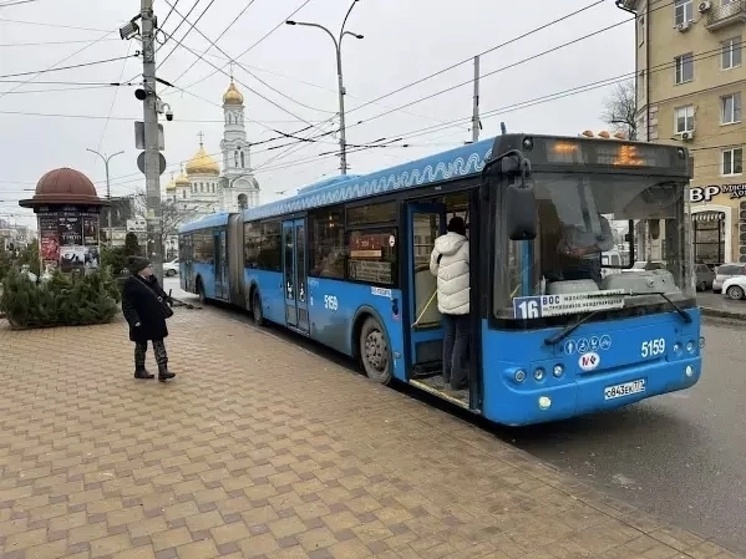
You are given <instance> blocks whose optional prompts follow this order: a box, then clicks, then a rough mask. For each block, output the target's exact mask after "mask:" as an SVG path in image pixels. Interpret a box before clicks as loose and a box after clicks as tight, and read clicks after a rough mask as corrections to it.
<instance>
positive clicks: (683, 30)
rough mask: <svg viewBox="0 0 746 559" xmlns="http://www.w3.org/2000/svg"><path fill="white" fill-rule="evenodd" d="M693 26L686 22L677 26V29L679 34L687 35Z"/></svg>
mask: <svg viewBox="0 0 746 559" xmlns="http://www.w3.org/2000/svg"><path fill="white" fill-rule="evenodd" d="M691 26H692V24H691V22H689V21H685V22H684V23H679V24H678V25H677V26H676V29H677V30H678V31H679V33H686V32H687V31H689V28H690V27H691Z"/></svg>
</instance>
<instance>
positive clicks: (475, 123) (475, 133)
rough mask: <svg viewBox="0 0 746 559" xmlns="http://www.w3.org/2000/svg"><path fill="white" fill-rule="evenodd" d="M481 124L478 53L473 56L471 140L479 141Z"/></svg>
mask: <svg viewBox="0 0 746 559" xmlns="http://www.w3.org/2000/svg"><path fill="white" fill-rule="evenodd" d="M481 126H482V124H481V122H480V121H479V55H477V56H475V57H474V105H473V109H472V115H471V141H472V143H474V142H478V141H479V129H480V128H481Z"/></svg>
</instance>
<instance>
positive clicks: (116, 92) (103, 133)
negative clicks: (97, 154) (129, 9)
mask: <svg viewBox="0 0 746 559" xmlns="http://www.w3.org/2000/svg"><path fill="white" fill-rule="evenodd" d="M177 1H178V0H177ZM131 49H132V43H131V42H130V43H128V45H127V58H125V59H124V63H123V64H122V70H121V71H120V72H119V80H120V81H121V79H122V78H123V77H124V71H125V70H126V69H127V60H128V58H129V54H130V50H131ZM118 96H119V88H118V87H115V88H114V95H113V96H112V99H111V105H110V106H109V114H107V115H106V120H105V121H104V129H103V130H102V131H101V137H100V138H99V140H98V147H97V148H96V151H100V150H101V145H102V144H103V143H104V137H105V136H106V130H107V128H108V127H109V122H111V115H112V113H113V112H114V105H115V104H116V102H117V97H118Z"/></svg>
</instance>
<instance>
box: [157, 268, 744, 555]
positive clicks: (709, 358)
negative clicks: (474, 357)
mask: <svg viewBox="0 0 746 559" xmlns="http://www.w3.org/2000/svg"><path fill="white" fill-rule="evenodd" d="M164 283H165V287H166V290H168V289H169V288H173V289H174V294H176V293H177V289H178V282H177V281H175V280H173V279H168V280H166V281H165V282H164ZM702 299H703V300H702V301H701V304H703V305H708V306H714V305H715V304H724V305H728V306H731V305H734V304H735V305H741V304H742V305H743V307H744V310H745V311H746V303H740V302H731V301H727V302H726V303H721V302H720V296H719V295H718V296H712V294H710V296H709V297H707V296H706V297H703V298H702ZM709 299H712V301H710V300H709ZM231 314H233V313H231ZM234 316H235V315H234ZM281 332H282V331H281V330H278V334H280V335H282V336H283V337H285V334H282V333H281ZM704 335H705V337H706V345H705V349H704V360H705V370H704V374H703V375H702V379H701V380H700V382H699V383H698V384H697V385H696V386H695V387H693V388H692V389H690V390H688V391H685V392H680V393H676V394H671V395H667V396H662V397H658V398H655V399H652V400H648V401H645V402H642V403H640V404H637V405H634V406H631V407H628V408H626V409H623V410H620V411H616V412H612V413H607V414H602V415H596V416H591V417H583V418H578V419H574V420H571V421H566V422H562V423H555V424H550V425H540V426H534V427H530V428H522V429H492V430H493V431H494V433H495V435H496V436H498V437H500V438H501V439H504V440H506V441H508V442H510V443H512V444H514V445H516V446H517V447H520V448H523V449H525V450H527V451H528V452H530V453H531V454H533V455H535V456H537V457H539V458H541V459H542V460H544V461H547V462H549V463H551V464H554V465H555V466H557V467H558V468H560V469H562V470H564V471H565V472H567V473H569V474H571V475H574V476H577V477H579V478H582V479H584V480H585V481H586V482H588V483H591V484H592V485H594V486H596V487H597V488H599V489H601V490H602V491H605V492H607V493H609V494H612V495H614V496H617V497H620V498H622V499H624V500H625V501H627V502H628V503H630V504H633V505H635V506H637V507H639V508H641V509H643V510H646V511H649V512H652V513H654V514H656V515H658V516H660V517H661V518H663V519H665V520H668V521H670V522H672V523H673V524H675V525H678V526H680V527H682V528H686V529H688V530H691V531H694V532H697V533H699V534H701V535H703V536H705V537H708V538H712V539H714V540H715V541H716V542H717V543H719V544H720V545H723V546H725V547H728V548H730V549H732V550H733V551H736V552H737V553H741V554H746V529H744V525H746V408H745V409H744V411H741V410H739V406H740V404H739V402H740V403H743V402H746V344H744V341H746V322H744V323H743V324H739V323H732V322H731V323H720V324H715V323H709V322H708V323H706V324H705V326H704ZM287 338H288V341H289V342H293V343H303V342H301V341H299V340H298V339H297V338H296V337H294V336H292V335H287ZM315 351H319V352H323V353H326V352H324V351H323V350H319V349H318V348H317V349H315ZM330 357H331V356H330ZM331 358H332V359H334V357H331ZM334 360H337V359H334ZM450 411H451V412H452V413H454V414H456V415H459V416H460V417H464V415H463V414H462V413H461V412H459V411H458V410H450ZM487 428H489V427H487Z"/></svg>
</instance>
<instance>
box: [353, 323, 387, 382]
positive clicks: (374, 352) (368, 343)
mask: <svg viewBox="0 0 746 559" xmlns="http://www.w3.org/2000/svg"><path fill="white" fill-rule="evenodd" d="M360 362H361V363H362V366H363V370H364V371H365V374H366V375H367V376H368V378H369V379H370V380H372V381H375V382H377V383H380V384H383V385H387V384H389V383H391V380H392V375H391V369H392V363H391V349H390V348H389V343H388V336H387V335H386V330H385V328H384V327H383V326H381V323H380V322H378V320H376V319H375V318H373V317H372V316H369V317H368V318H366V319H365V322H363V327H362V328H361V329H360Z"/></svg>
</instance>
